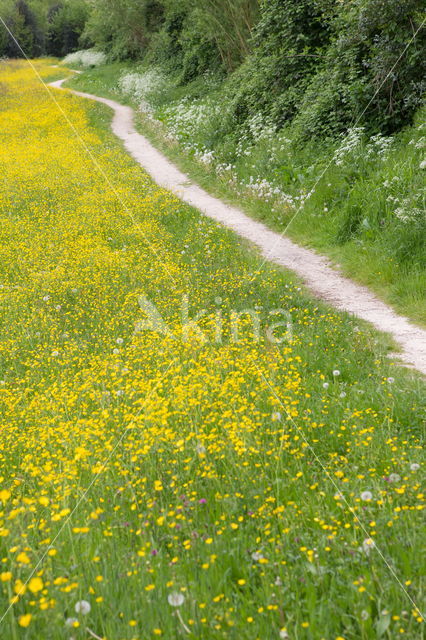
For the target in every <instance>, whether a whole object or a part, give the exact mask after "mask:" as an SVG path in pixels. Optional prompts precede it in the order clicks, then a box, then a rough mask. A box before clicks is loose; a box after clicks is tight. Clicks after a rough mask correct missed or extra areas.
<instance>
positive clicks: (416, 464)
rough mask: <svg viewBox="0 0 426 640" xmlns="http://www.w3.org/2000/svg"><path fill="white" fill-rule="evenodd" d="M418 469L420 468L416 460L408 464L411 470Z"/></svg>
mask: <svg viewBox="0 0 426 640" xmlns="http://www.w3.org/2000/svg"><path fill="white" fill-rule="evenodd" d="M419 469H420V465H419V463H418V462H413V463H412V464H410V470H411V471H418V470H419Z"/></svg>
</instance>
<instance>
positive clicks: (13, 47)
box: [0, 0, 45, 58]
mask: <svg viewBox="0 0 426 640" xmlns="http://www.w3.org/2000/svg"><path fill="white" fill-rule="evenodd" d="M2 18H3V19H4V20H5V22H6V24H7V26H8V28H9V29H10V31H11V32H12V34H13V36H14V38H13V37H12V36H10V35H9V33H7V32H6V31H5V29H4V27H3V25H0V30H1V32H2V34H1V38H0V56H2V55H3V56H6V57H11V58H20V57H22V52H21V49H22V50H23V51H24V52H25V54H26V55H27V56H28V57H30V58H31V57H37V56H40V55H41V54H42V53H43V51H44V37H45V34H44V31H43V29H42V28H41V25H40V21H39V19H38V17H37V15H36V13H35V11H34V10H33V9H32V8H31V6H30V5H29V3H28V2H26V0H16V2H15V3H14V4H13V5H12V6H10V5H7V4H6V5H5V11H4V12H2ZM15 40H16V41H17V42H18V44H16V42H15Z"/></svg>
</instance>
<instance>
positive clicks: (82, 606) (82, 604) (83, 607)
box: [74, 600, 92, 616]
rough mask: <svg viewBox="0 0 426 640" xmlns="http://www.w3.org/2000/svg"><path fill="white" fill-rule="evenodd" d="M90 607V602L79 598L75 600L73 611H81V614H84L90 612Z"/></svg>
mask: <svg viewBox="0 0 426 640" xmlns="http://www.w3.org/2000/svg"><path fill="white" fill-rule="evenodd" d="M91 608H92V607H91V606H90V602H87V600H79V601H78V602H76V605H75V607H74V609H75V612H76V613H81V615H82V616H86V615H87V614H88V613H90V609H91Z"/></svg>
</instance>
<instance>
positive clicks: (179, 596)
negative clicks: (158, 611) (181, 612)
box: [167, 591, 185, 607]
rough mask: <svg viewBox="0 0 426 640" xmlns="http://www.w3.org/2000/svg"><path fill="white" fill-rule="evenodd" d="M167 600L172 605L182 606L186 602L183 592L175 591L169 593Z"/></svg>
mask: <svg viewBox="0 0 426 640" xmlns="http://www.w3.org/2000/svg"><path fill="white" fill-rule="evenodd" d="M167 600H168V603H169V605H170V606H171V607H181V606H182V605H183V603H184V602H185V597H184V595H183V593H179V592H178V591H173V592H172V593H169V595H168V596H167Z"/></svg>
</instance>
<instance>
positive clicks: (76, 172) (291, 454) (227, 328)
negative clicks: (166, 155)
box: [0, 63, 424, 640]
mask: <svg viewBox="0 0 426 640" xmlns="http://www.w3.org/2000/svg"><path fill="white" fill-rule="evenodd" d="M38 68H39V69H40V71H41V73H42V74H43V76H45V77H47V76H48V74H49V73H51V70H50V71H49V70H48V69H47V68H45V67H44V65H43V64H42V63H38ZM0 83H1V84H0V86H1V87H2V92H3V93H2V102H1V110H0V125H1V127H2V131H3V137H4V140H5V144H4V145H3V146H2V147H1V150H0V159H1V162H2V164H3V165H4V166H5V170H6V173H7V175H8V181H7V182H3V183H2V188H1V192H0V193H1V195H0V198H1V199H0V223H1V224H0V230H1V238H2V243H1V245H0V246H1V260H0V283H1V288H0V307H1V314H0V318H1V332H0V422H1V425H2V428H1V430H0V443H1V447H0V451H1V454H0V475H1V478H2V480H1V483H2V484H1V488H0V500H1V507H2V508H1V512H0V533H1V537H0V544H1V558H2V569H1V572H0V580H1V582H0V589H1V596H2V610H1V611H2V612H6V613H5V616H4V618H3V619H2V624H3V634H4V635H5V637H8V638H23V639H25V640H38V639H39V638H41V637H43V638H59V637H66V638H71V637H73V638H79V639H80V638H81V639H83V638H87V637H88V636H91V637H102V638H108V639H115V638H120V639H123V640H124V639H126V640H136V639H137V640H139V639H140V640H142V639H143V640H145V639H147V638H155V637H163V638H166V639H168V640H174V639H175V638H179V637H188V638H201V637H202V638H205V639H206V640H210V639H212V640H219V639H221V638H229V639H231V640H253V638H262V639H265V638H268V639H269V638H271V639H275V638H281V639H282V638H286V637H288V636H289V637H291V638H297V639H299V640H312V639H315V640H316V639H318V640H319V639H320V638H344V639H345V640H359V639H360V638H362V639H363V640H369V639H370V638H375V637H377V638H382V637H395V636H396V637H398V636H399V635H401V634H405V637H409V638H416V639H417V638H419V639H420V638H421V637H422V620H421V616H420V614H419V611H418V609H417V607H419V606H420V600H421V594H422V582H421V579H422V572H421V563H420V562H419V556H420V553H421V552H420V547H421V539H422V527H421V515H422V512H421V508H422V495H421V493H420V476H421V473H422V467H421V462H422V460H421V449H420V446H421V442H422V426H423V425H422V419H421V416H422V411H423V409H424V393H423V392H424V384H423V382H422V381H421V380H420V379H419V378H418V377H417V376H416V375H415V374H414V373H412V372H410V371H406V370H404V369H400V368H398V367H396V366H394V365H392V364H391V363H390V362H389V360H388V359H387V357H386V351H387V349H388V347H389V345H388V343H387V341H386V338H383V337H382V336H380V335H378V334H377V333H375V332H373V331H371V330H370V328H369V327H366V326H364V325H362V324H358V326H357V325H356V323H355V321H354V320H353V319H352V318H349V317H348V316H346V315H345V314H341V313H336V312H334V311H333V310H330V309H329V308H328V307H327V306H325V305H321V304H318V303H317V301H315V300H313V299H312V298H311V297H310V296H309V295H308V294H307V293H306V291H304V290H303V288H301V287H300V286H299V283H298V282H297V281H295V279H294V277H292V276H291V274H289V273H286V272H283V271H282V270H280V269H278V268H275V267H274V266H272V265H265V267H264V268H262V272H261V274H260V277H259V274H258V270H259V265H260V264H261V260H260V258H259V257H258V256H257V254H256V253H254V252H253V251H252V250H250V249H249V248H248V247H247V246H246V245H245V244H244V243H240V242H239V241H238V240H237V239H236V237H235V236H234V235H233V234H232V233H230V232H228V231H226V230H224V229H222V228H221V227H219V226H217V225H215V224H213V223H212V222H211V221H209V220H208V219H205V218H204V217H203V216H202V215H200V214H199V213H198V212H197V211H196V210H194V209H191V208H190V207H188V206H185V205H183V204H182V203H181V202H180V201H179V200H177V199H176V198H174V197H172V196H171V195H170V194H169V193H167V192H166V191H164V190H161V189H159V188H158V187H157V186H156V185H155V184H153V183H152V181H151V180H150V179H149V178H148V176H147V175H145V174H144V173H143V172H142V171H141V170H140V167H139V166H137V165H136V164H135V163H134V162H133V161H132V159H131V158H130V157H129V156H128V155H127V154H126V153H125V152H124V151H123V150H122V148H121V146H120V144H118V142H117V140H116V139H115V138H114V137H113V136H112V134H111V133H110V118H111V113H110V111H109V110H108V109H106V108H104V107H103V106H102V105H98V104H92V103H90V102H87V101H83V100H80V99H78V98H76V97H75V96H72V95H69V94H66V93H64V92H62V93H61V92H57V94H56V99H57V100H58V102H59V105H60V107H61V108H62V109H63V110H64V111H65V113H66V115H67V116H68V118H69V119H70V120H71V122H72V123H73V126H74V127H75V129H74V130H73V129H71V128H69V127H68V125H67V122H66V121H65V119H64V117H63V114H62V113H61V112H60V111H59V110H58V109H57V107H56V105H55V104H54V103H53V101H52V100H51V99H50V98H49V96H48V95H47V93H46V92H45V90H44V89H43V88H42V87H41V86H40V84H39V83H38V81H37V80H36V79H35V78H34V75H33V73H32V71H31V70H29V69H28V67H27V66H26V65H25V63H16V64H7V63H1V65H0ZM75 131H77V132H78V136H76V134H75ZM81 142H83V143H84V144H81ZM87 146H88V147H90V150H91V153H92V154H93V156H94V157H95V158H96V161H97V164H98V166H97V167H95V166H94V164H93V162H92V160H91V159H90V157H89V156H88V154H87V150H86V147H87ZM99 168H100V169H101V171H99ZM17 255H19V261H18V260H17ZM153 305H154V306H155V310H156V311H155V313H154V311H153ZM244 310H246V313H243V315H242V316H241V317H236V316H235V314H236V313H239V312H243V311H244ZM247 310H249V311H250V313H247ZM200 313H201V315H199V314H200ZM156 314H157V315H156ZM158 314H160V315H161V319H159V316H158ZM188 316H189V317H188ZM197 316H198V318H197ZM148 319H150V320H151V321H150V323H148ZM190 319H192V320H194V322H195V320H196V319H198V325H196V324H192V325H191V323H190ZM277 321H280V322H281V325H280V326H279V327H275V328H274V327H273V325H274V324H275V323H276V322H277ZM153 322H156V325H153V324H152V323H153ZM143 323H145V324H143ZM258 325H259V332H258V334H257V333H256V327H257V326H258ZM197 326H198V329H197ZM154 328H156V330H154ZM272 337H275V338H280V339H281V340H280V341H279V342H278V341H276V340H273V339H272Z"/></svg>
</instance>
